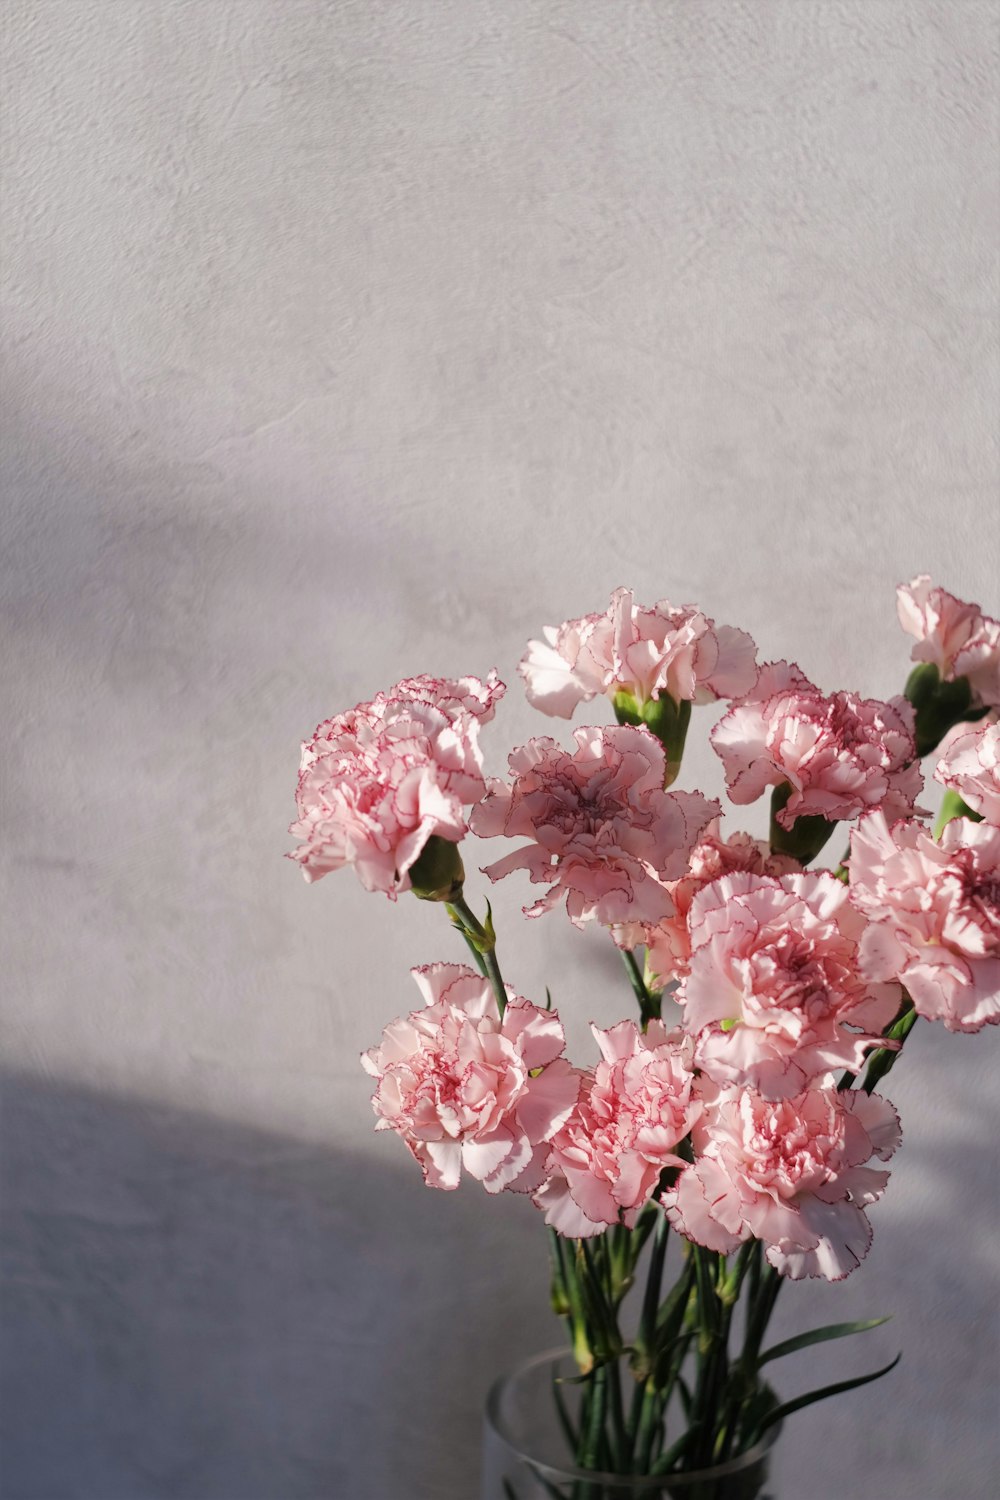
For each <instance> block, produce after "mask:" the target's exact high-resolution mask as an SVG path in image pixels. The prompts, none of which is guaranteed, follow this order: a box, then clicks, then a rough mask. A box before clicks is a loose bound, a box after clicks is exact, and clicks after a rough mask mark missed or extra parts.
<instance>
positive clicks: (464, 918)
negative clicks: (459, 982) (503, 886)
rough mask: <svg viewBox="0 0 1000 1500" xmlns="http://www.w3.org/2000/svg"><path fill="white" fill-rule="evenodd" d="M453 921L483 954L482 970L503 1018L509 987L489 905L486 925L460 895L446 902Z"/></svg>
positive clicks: (467, 941)
mask: <svg viewBox="0 0 1000 1500" xmlns="http://www.w3.org/2000/svg"><path fill="white" fill-rule="evenodd" d="M445 910H446V911H447V913H448V915H449V917H450V918H451V920H452V923H453V925H454V926H455V927H457V928H458V929H459V931H460V932H461V934H462V936H463V937H464V938H465V941H466V943H467V944H468V945H469V947H470V948H474V949H475V950H476V952H478V953H479V954H481V955H482V964H481V965H480V969H481V971H482V972H483V973H484V974H485V975H486V978H487V979H488V980H489V981H490V984H491V986H492V988H493V994H494V995H495V997H496V1002H497V1009H498V1010H499V1012H500V1016H501V1019H502V1018H503V1013H504V1011H505V1010H506V1009H507V988H506V986H505V984H504V981H503V975H502V974H501V972H500V965H499V963H498V962H497V955H496V941H497V939H496V933H495V932H494V931H493V919H492V915H491V913H490V910H489V905H487V908H486V911H487V915H486V925H484V924H483V923H482V922H480V920H479V918H478V917H477V916H476V914H475V912H474V911H473V910H472V908H471V906H470V905H469V903H468V902H467V901H466V899H465V897H464V896H463V895H458V896H456V897H455V899H454V900H453V901H448V902H446V903H445Z"/></svg>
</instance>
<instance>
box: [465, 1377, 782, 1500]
mask: <svg viewBox="0 0 1000 1500" xmlns="http://www.w3.org/2000/svg"><path fill="white" fill-rule="evenodd" d="M576 1374H577V1370H576V1366H575V1364H574V1362H573V1359H572V1357H571V1356H570V1355H569V1354H567V1353H566V1351H565V1350H549V1351H548V1352H547V1353H545V1354H536V1355H535V1356H534V1357H533V1358H532V1359H528V1360H525V1361H524V1363H523V1364H520V1365H518V1366H517V1367H516V1369H514V1370H511V1371H510V1372H509V1373H508V1374H506V1375H502V1376H501V1377H500V1379H499V1380H497V1381H496V1382H495V1383H494V1385H493V1387H492V1389H491V1390H490V1393H489V1395H488V1397H487V1399H486V1413H485V1420H484V1429H483V1470H482V1488H481V1491H480V1500H774V1497H773V1496H771V1495H766V1494H765V1487H766V1484H767V1476H768V1460H769V1457H770V1452H771V1449H772V1448H773V1446H774V1443H775V1441H776V1439H777V1436H778V1432H779V1427H778V1426H775V1427H772V1428H771V1429H769V1431H768V1432H766V1433H765V1435H764V1437H763V1438H762V1439H761V1441H760V1442H759V1443H758V1444H757V1445H756V1446H755V1447H754V1448H751V1449H749V1450H748V1451H747V1452H746V1453H742V1454H740V1456H739V1457H738V1458H734V1459H731V1460H730V1461H729V1462H728V1463H724V1464H718V1465H716V1466H715V1467H713V1468H710V1469H701V1470H699V1471H697V1472H691V1473H688V1474H677V1475H665V1476H662V1477H657V1478H650V1477H648V1476H647V1477H643V1476H642V1475H638V1474H636V1475H615V1474H600V1473H596V1472H594V1471H588V1470H583V1469H579V1468H577V1467H576V1466H575V1464H574V1462H573V1455H572V1452H571V1449H570V1446H569V1443H568V1441H567V1438H566V1436H565V1434H564V1432H563V1428H562V1424H561V1422H560V1418H559V1413H558V1410H557V1407H556V1403H555V1400H554V1397H553V1384H554V1382H555V1381H556V1380H560V1381H561V1382H565V1383H562V1384H561V1385H560V1389H561V1391H562V1393H563V1396H564V1401H565V1405H566V1406H567V1407H568V1408H569V1415H570V1419H571V1420H572V1419H573V1414H574V1410H573V1409H574V1400H575V1398H578V1393H579V1391H580V1386H579V1384H574V1383H573V1377H574V1376H575V1375H576Z"/></svg>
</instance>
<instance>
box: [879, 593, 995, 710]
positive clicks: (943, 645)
mask: <svg viewBox="0 0 1000 1500" xmlns="http://www.w3.org/2000/svg"><path fill="white" fill-rule="evenodd" d="M896 611H897V613H898V615H899V623H900V624H901V625H902V627H903V629H904V630H905V631H906V632H907V634H908V635H912V636H914V637H915V638H916V642H917V644H916V645H915V646H914V648H913V651H912V653H911V658H912V660H913V661H922V662H933V663H934V665H935V666H936V667H937V669H938V671H939V672H940V674H941V677H942V680H943V681H945V682H952V681H954V679H955V678H957V677H965V678H967V679H968V683H969V686H970V688H971V689H972V701H973V704H974V706H976V707H983V706H988V707H997V706H1000V621H998V620H991V619H990V617H989V615H984V614H983V612H982V610H981V609H980V607H979V605H978V604H966V603H964V601H963V600H961V599H956V598H955V596H954V594H949V593H948V592H947V591H946V590H945V589H941V588H935V587H934V585H933V584H932V583H931V580H930V578H929V576H928V575H927V574H926V573H921V574H920V575H919V577H917V578H914V580H913V582H912V583H910V584H905V583H901V584H900V585H899V587H898V588H897V590H896Z"/></svg>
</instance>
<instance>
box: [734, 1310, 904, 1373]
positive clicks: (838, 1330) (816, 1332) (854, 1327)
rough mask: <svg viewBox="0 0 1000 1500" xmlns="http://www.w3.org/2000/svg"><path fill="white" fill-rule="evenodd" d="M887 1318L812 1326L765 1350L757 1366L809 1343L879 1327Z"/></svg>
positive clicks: (819, 1342) (820, 1342)
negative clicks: (819, 1326)
mask: <svg viewBox="0 0 1000 1500" xmlns="http://www.w3.org/2000/svg"><path fill="white" fill-rule="evenodd" d="M888 1321H889V1319H888V1318H867V1319H862V1320H860V1321H858V1322H857V1323H828V1324H827V1325H826V1327H825V1328H813V1329H811V1330H810V1331H809V1333H800V1334H798V1335H797V1336H796V1337H795V1338H794V1339H785V1341H784V1342H783V1343H781V1344H775V1346H774V1348H773V1349H768V1350H766V1351H765V1352H764V1353H763V1354H762V1355H761V1357H760V1359H759V1360H758V1361H757V1368H758V1369H760V1367H761V1365H766V1364H767V1362H768V1360H769V1359H781V1358H782V1356H783V1355H785V1354H795V1353H796V1351H797V1350H799V1349H808V1348H809V1346H810V1345H811V1344H825V1343H826V1341H827V1340H828V1339H846V1338H847V1336H848V1334H851V1333H867V1332H868V1329H869V1328H880V1327H881V1326H882V1324H883V1323H888Z"/></svg>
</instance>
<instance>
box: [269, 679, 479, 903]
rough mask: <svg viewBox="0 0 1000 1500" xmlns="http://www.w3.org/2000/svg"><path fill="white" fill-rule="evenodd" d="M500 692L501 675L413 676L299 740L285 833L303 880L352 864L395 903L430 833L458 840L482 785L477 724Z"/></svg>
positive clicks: (367, 884) (369, 885) (370, 885)
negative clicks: (294, 813)
mask: <svg viewBox="0 0 1000 1500" xmlns="http://www.w3.org/2000/svg"><path fill="white" fill-rule="evenodd" d="M503 692H504V685H503V683H502V682H500V681H499V680H498V678H497V675H496V673H495V672H491V673H490V676H489V678H488V679H487V681H486V682H485V683H483V682H480V681H479V680H478V678H475V677H463V678H459V679H457V680H455V681H451V680H448V679H443V678H436V677H411V678H407V679H405V680H404V681H403V682H400V683H397V685H396V686H395V687H394V688H391V689H390V690H389V692H388V693H379V694H378V696H377V697H376V698H374V699H373V700H372V701H371V702H370V703H359V704H358V705H357V707H356V708H353V709H351V710H349V711H348V712H347V713H343V714H338V715H337V716H336V717H335V718H333V719H327V720H325V721H324V723H322V724H320V725H319V727H318V728H317V730H316V732H315V733H314V735H313V737H312V739H311V740H307V741H306V742H305V743H304V744H303V746H302V758H301V764H300V771H299V783H298V789H297V791H296V802H297V805H298V810H299V816H298V819H297V821H296V822H294V823H293V824H292V825H291V828H290V829H289V832H290V833H292V834H294V835H295V836H296V837H297V838H300V839H301V840H302V841H303V842H302V845H301V847H300V848H298V849H295V850H293V851H292V853H291V854H290V856H289V858H291V859H294V860H297V861H298V862H299V864H301V866H302V873H303V875H304V876H305V878H306V880H309V881H313V880H320V879H322V877H323V876H324V875H327V874H329V873H330V871H331V870H338V869H340V868H341V867H342V866H344V865H348V864H350V865H354V867H355V870H356V871H357V874H358V878H359V879H360V881H361V883H362V885H364V886H365V888H366V889H367V890H371V891H384V892H385V894H386V895H388V896H390V897H391V898H393V899H395V897H396V895H397V894H398V893H399V892H400V891H405V890H408V889H409V885H410V881H409V874H408V872H409V870H410V868H411V867H412V865H413V864H414V862H415V861H416V860H417V859H418V858H419V856H420V854H421V852H422V851H423V849H424V846H425V845H426V843H427V840H428V839H429V838H430V837H431V836H432V835H436V836H437V837H438V838H442V839H447V840H448V841H450V842H451V843H457V842H458V841H459V840H460V839H462V838H463V837H464V835H465V834H466V832H467V825H466V819H465V814H464V812H463V807H464V806H465V805H466V804H468V803H472V802H477V801H478V800H479V798H480V797H481V796H482V795H483V793H484V791H485V789H486V785H485V781H484V779H483V771H482V755H481V752H480V749H479V726H480V724H481V723H484V722H485V721H486V720H488V719H490V718H491V717H492V715H493V710H494V705H495V703H496V702H497V700H498V699H499V698H500V697H501V696H502V694H503Z"/></svg>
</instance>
